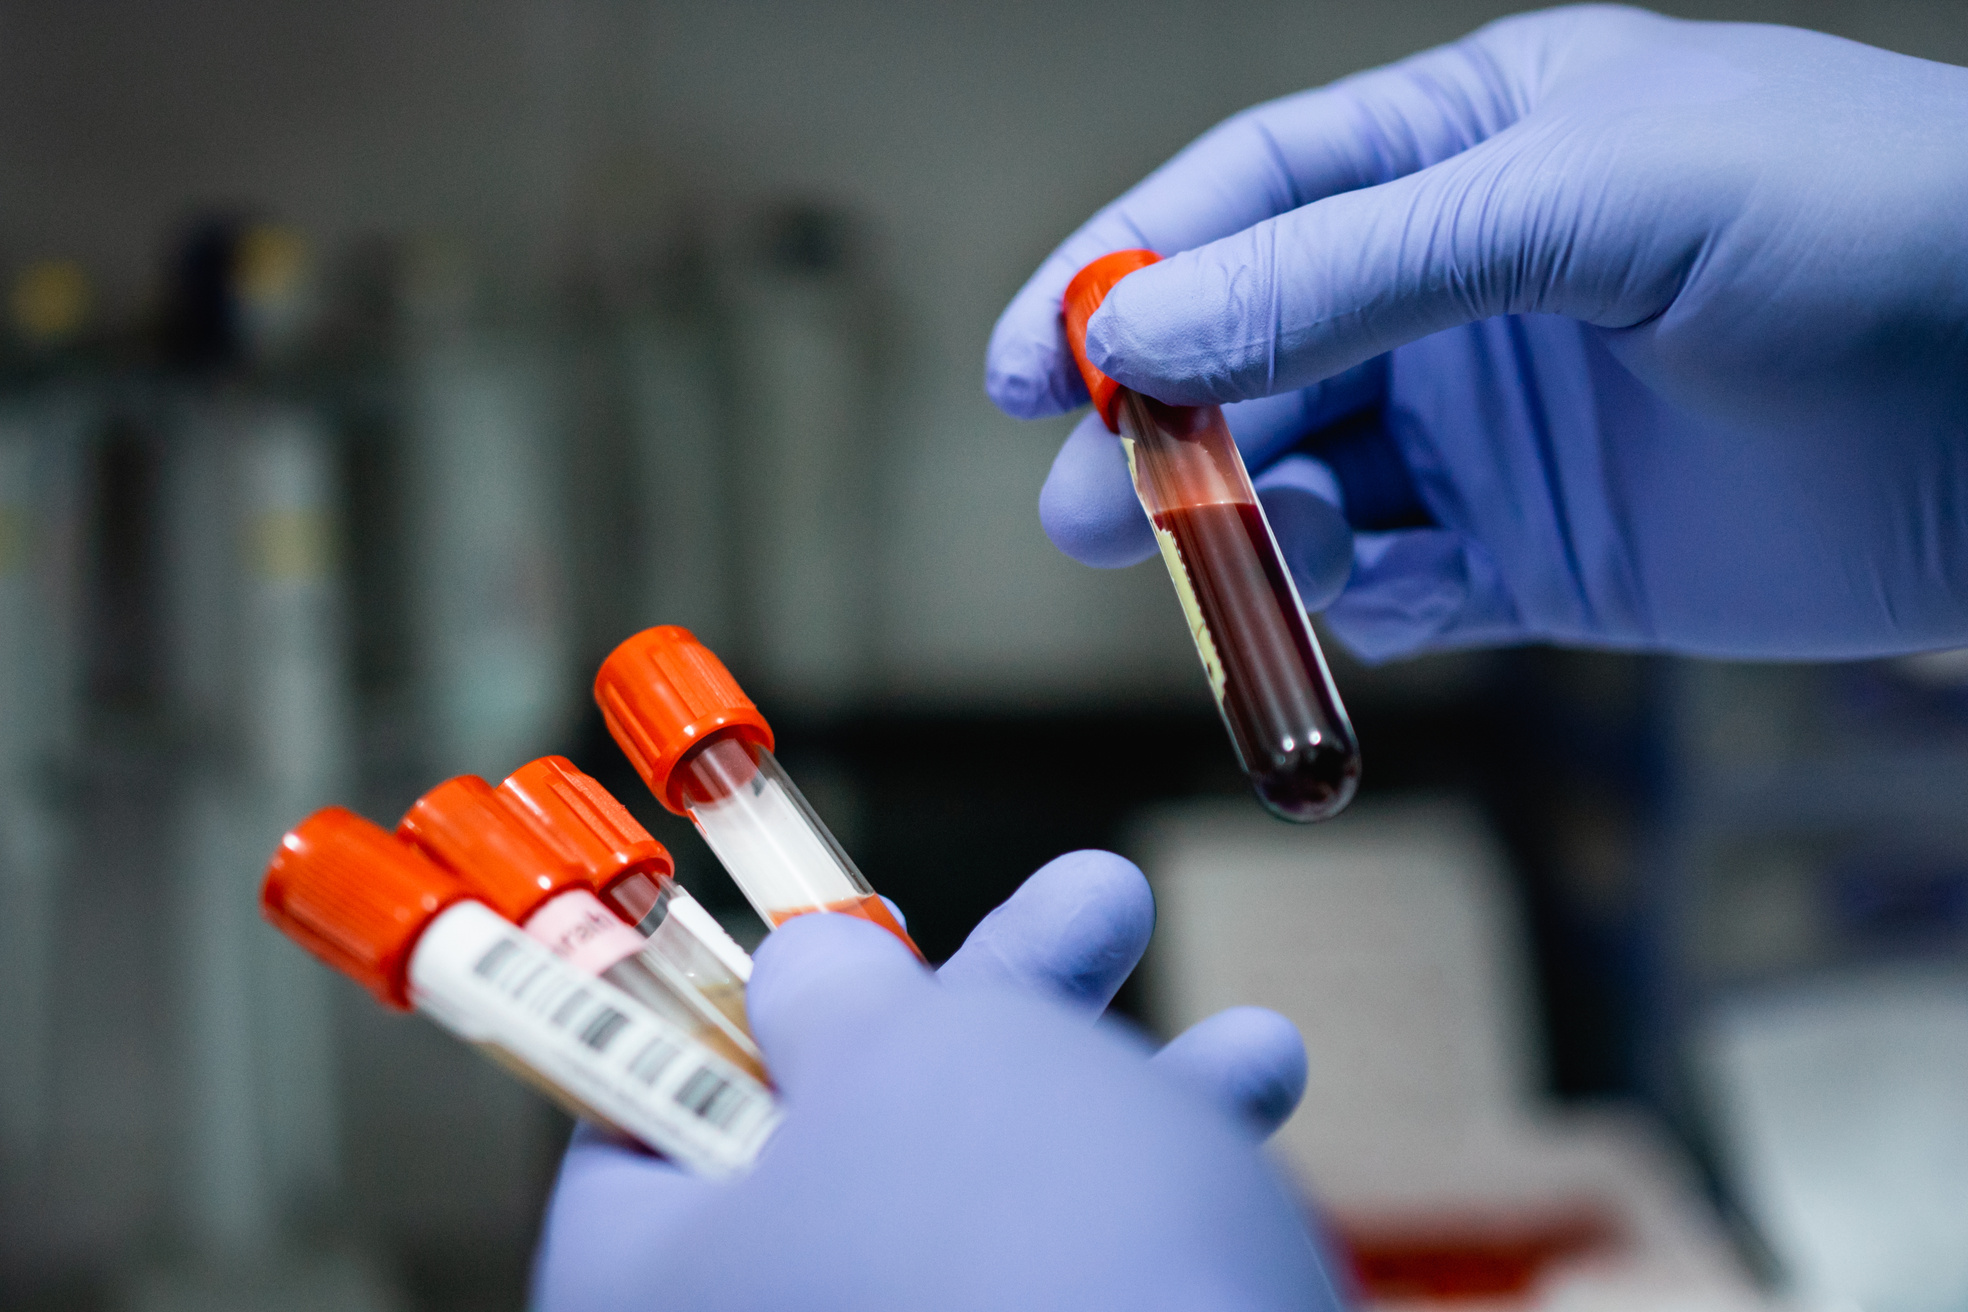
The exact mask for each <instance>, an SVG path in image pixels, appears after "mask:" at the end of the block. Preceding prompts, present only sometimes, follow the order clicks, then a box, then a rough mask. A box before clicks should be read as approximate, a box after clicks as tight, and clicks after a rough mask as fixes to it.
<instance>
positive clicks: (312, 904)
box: [260, 807, 779, 1177]
mask: <svg viewBox="0 0 1968 1312" xmlns="http://www.w3.org/2000/svg"><path fill="white" fill-rule="evenodd" d="M260 908H261V911H262V913H263V914H264V915H265V916H266V918H267V919H268V920H270V921H272V922H273V924H274V925H275V927H277V928H278V929H280V930H281V931H282V932H283V933H285V934H286V935H287V936H288V937H289V938H292V939H293V940H294V941H295V942H297V943H299V944H300V945H301V946H302V947H304V948H306V949H307V950H308V951H309V952H311V953H313V954H314V955H315V956H316V957H318V958H320V959H321V960H322V961H324V962H326V963H327V964H328V965H330V966H332V967H334V968H335V969H336V970H339V971H341V972H342V973H343V974H345V975H348V976H349V977H350V978H352V979H354V980H355V981H356V982H357V983H358V984H361V985H363V986H364V987H365V988H367V989H369V991H370V992H372V993H374V994H375V995H376V997H377V998H378V999H379V1000H380V1001H381V1002H382V1003H383V1004H384V1005H385V1006H387V1007H391V1008H393V1009H395V1010H398V1011H408V1010H411V1009H413V1008H414V1009H415V1010H417V1011H420V1012H422V1013H424V1014H425V1015H426V1016H428V1017H430V1018H431V1019H432V1020H434V1021H436V1022H437V1023H438V1024H439V1025H440V1026H442V1027H443V1028H445V1029H447V1030H449V1031H451V1032H452V1033H453V1034H456V1035H457V1036H458V1037H460V1038H462V1039H464V1040H465V1041H467V1042H469V1043H472V1044H474V1045H477V1046H478V1047H480V1048H481V1049H482V1050H483V1051H484V1052H485V1053H486V1055H487V1056H489V1057H491V1058H492V1059H493V1060H495V1061H497V1062H499V1063H500V1064H501V1065H503V1066H505V1067H507V1068H508V1069H509V1070H511V1071H513V1072H514V1073H515V1074H517V1075H519V1076H520V1077H521V1078H523V1079H525V1080H526V1081H527V1082H528V1083H530V1084H532V1085H533V1086H534V1087H535V1088H537V1089H539V1090H540V1091H541V1092H542V1093H545V1094H547V1095H548V1096H549V1097H551V1098H553V1099H554V1100H555V1101H557V1102H559V1103H560V1104H561V1105H562V1106H563V1107H565V1108H567V1110H569V1111H570V1112H572V1113H574V1114H575V1115H577V1116H584V1117H587V1118H589V1119H591V1120H595V1121H598V1122H600V1123H602V1124H604V1125H607V1126H610V1127H612V1128H614V1129H616V1130H619V1131H621V1132H622V1133H624V1134H627V1135H631V1136H633V1137H634V1138H637V1139H640V1140H641V1141H642V1142H643V1143H645V1144H647V1145H648V1146H649V1147H651V1148H653V1149H655V1150H656V1151H658V1152H660V1153H663V1154H665V1155H666V1156H668V1157H670V1158H671V1159H673V1160H675V1161H676V1162H678V1163H679V1164H680V1165H683V1166H685V1167H687V1168H689V1169H691V1170H694V1171H696V1172H698V1173H699V1174H703V1175H710V1176H719V1177H722V1176H730V1175H735V1174H737V1173H739V1172H741V1171H743V1170H744V1169H745V1168H746V1167H748V1166H749V1165H750V1164H751V1162H752V1161H753V1159H755V1158H756V1157H757V1155H758V1151H759V1149H760V1148H761V1147H762V1146H763V1145H764V1143H765V1140H766V1138H767V1137H768V1136H769V1135H770V1134H771V1133H772V1130H773V1128H774V1127H775V1126H776V1125H777V1124H778V1121H779V1110H778V1105H777V1101H776V1100H775V1099H774V1097H773V1096H772V1092H771V1090H769V1089H767V1088H766V1087H765V1086H763V1085H761V1084H760V1083H759V1082H758V1081H756V1080H754V1079H753V1078H752V1077H751V1076H750V1075H748V1074H746V1073H745V1072H744V1071H742V1070H740V1069H738V1068H737V1067H736V1066H734V1065H732V1064H731V1063H730V1062H728V1061H726V1060H725V1059H724V1058H723V1057H721V1056H719V1055H718V1054H717V1053H715V1052H713V1051H711V1050H710V1049H709V1048H707V1047H705V1046H704V1045H703V1044H701V1043H699V1042H697V1041H696V1039H694V1038H693V1037H691V1034H690V1032H689V1031H688V1030H687V1029H685V1028H683V1027H681V1026H679V1025H676V1024H674V1023H672V1022H671V1021H669V1020H666V1019H665V1018H664V1017H662V1016H660V1015H658V1014H657V1013H655V1012H653V1011H651V1010H650V1009H649V1008H648V1007H645V1006H644V1005H643V1004H642V1003H640V1002H638V1001H637V1000H636V999H635V998H633V997H631V996H629V994H627V993H625V992H623V991H622V990H621V989H619V988H616V987H615V986H614V985H613V984H611V983H610V982H608V981H607V980H603V979H597V978H595V977H593V976H590V975H585V974H583V973H581V972H580V971H579V970H577V969H575V968H574V966H573V965H572V964H571V963H569V962H566V961H563V960H562V959H561V958H559V957H557V956H555V955H554V954H553V953H552V952H551V951H549V950H548V949H547V948H546V946H545V945H543V944H541V943H539V942H538V941H536V940H535V939H533V938H532V937H530V936H529V935H527V934H524V933H522V932H521V931H520V930H519V929H518V927H516V926H514V925H513V924H512V923H510V922H509V921H507V920H505V919H504V918H503V917H501V916H499V915H498V914H497V913H496V912H494V911H493V910H492V909H491V908H490V907H488V906H486V905H485V904H484V903H483V902H481V901H479V900H477V899H476V898H474V897H472V896H471V894H470V892H469V891H468V890H467V889H466V887H465V886H464V884H462V883H461V882H459V881H458V880H457V879H455V878H453V877H452V876H451V875H449V874H447V873H446V872H445V871H443V870H442V869H440V868H438V866H437V865H436V864H435V863H434V862H432V861H431V860H430V859H429V858H427V857H425V856H424V855H423V854H422V853H420V852H418V851H417V849H415V848H414V847H412V846H410V845H409V844H408V843H405V842H402V841H400V840H398V839H396V838H394V837H392V836H391V835H390V834H388V833H386V832H385V831H384V830H382V829H380V828H378V827H377V826H376V825H373V824H371V823H370V822H369V821H367V820H364V819H363V818H362V817H361V816H358V815H355V814H354V813H353V812H350V811H346V810H343V809H342V808H341V807H330V808H328V809H327V810H324V811H317V812H315V813H314V814H313V815H312V816H309V817H308V818H307V819H306V820H304V821H302V822H301V824H299V825H298V826H296V827H295V828H294V829H293V830H291V831H289V833H288V834H287V836H286V837H285V838H283V839H282V840H281V843H280V847H279V849H278V850H277V851H276V852H275V853H274V855H273V859H272V861H271V862H269V863H268V865H267V871H266V881H265V883H264V884H263V885H262V886H261V889H260Z"/></svg>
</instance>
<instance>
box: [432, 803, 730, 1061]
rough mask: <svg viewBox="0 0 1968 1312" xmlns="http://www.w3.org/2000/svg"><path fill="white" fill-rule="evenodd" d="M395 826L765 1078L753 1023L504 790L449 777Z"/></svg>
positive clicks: (564, 953) (571, 952) (488, 899)
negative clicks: (709, 988)
mask: <svg viewBox="0 0 1968 1312" xmlns="http://www.w3.org/2000/svg"><path fill="white" fill-rule="evenodd" d="M397 835H398V837H400V838H402V839H403V840H404V841H406V842H408V843H411V844H413V845H414V846H415V847H416V848H418V849H419V850H420V851H421V852H422V853H423V854H424V855H425V856H427V857H429V858H430V859H431V860H433V861H435V862H436V863H437V864H438V865H439V866H442V867H443V868H444V869H445V870H447V871H449V872H450V873H451V874H452V875H453V876H455V877H456V878H457V879H459V880H460V881H462V882H463V883H464V884H465V886H466V887H467V888H469V889H470V890H471V892H472V894H473V895H474V896H476V897H478V898H480V899H481V900H483V901H484V902H485V903H486V904H487V905H488V906H490V907H491V908H492V909H493V910H494V911H497V912H498V913H499V914H500V915H502V916H504V917H505V918H506V919H507V920H510V921H512V922H513V923H514V924H516V925H518V926H519V927H520V928H522V929H524V930H525V931H526V932H527V933H528V934H530V935H532V936H533V937H534V938H536V939H538V940H539V941H540V942H542V943H544V944H546V945H547V946H548V947H549V948H551V949H552V950H553V952H554V955H556V956H558V957H562V958H564V959H566V960H567V961H569V962H571V963H572V964H574V965H575V966H576V967H578V968H579V969H581V970H582V971H584V972H586V973H587V974H590V975H596V976H599V977H600V978H602V979H605V980H607V981H608V982H609V983H611V984H613V985H615V986H616V987H617V988H619V989H621V990H622V991H623V992H625V993H627V994H628V995H629V996H631V997H633V998H635V999H636V1000H637V1001H639V1002H641V1003H642V1004H643V1005H644V1006H646V1007H648V1008H650V1010H652V1011H654V1012H656V1013H657V1014H658V1015H660V1016H662V1017H664V1018H665V1019H666V1020H669V1021H670V1022H672V1023H673V1024H676V1025H678V1026H681V1027H683V1028H684V1029H685V1030H686V1031H688V1032H689V1033H690V1034H691V1035H692V1036H693V1037H694V1038H695V1039H696V1040H697V1041H698V1042H699V1043H702V1044H704V1045H705V1046H706V1047H708V1048H710V1049H711V1050H712V1051H714V1052H716V1053H718V1054H719V1055H720V1056H722V1057H724V1058H725V1059H726V1060H727V1061H729V1062H731V1063H733V1064H734V1065H736V1066H738V1067H739V1068H740V1069H742V1070H744V1071H745V1072H746V1073H747V1074H749V1075H751V1076H752V1077H753V1078H755V1079H759V1080H764V1079H765V1078H766V1074H765V1063H764V1060H763V1058H762V1057H761V1056H760V1054H759V1050H758V1045H757V1044H755V1043H753V1042H752V1036H751V1035H750V1033H748V1032H747V1031H746V1029H745V1028H744V1027H743V1026H742V1025H741V1024H736V1023H734V1022H733V1021H732V1019H731V1017H730V1016H729V1015H728V1014H727V1013H726V1012H725V1011H724V1010H723V1009H722V1008H719V1007H718V1006H716V1005H715V1004H714V1003H713V1002H711V1000H710V999H709V998H707V997H705V996H704V995H703V994H702V993H701V992H699V991H698V989H697V988H696V986H695V985H694V984H692V983H691V981H690V980H689V979H688V978H687V977H685V976H684V974H683V973H682V972H681V971H679V970H677V969H676V968H675V967H674V966H673V965H672V963H671V962H670V961H668V960H667V959H665V958H663V957H661V956H658V955H657V954H655V953H652V952H650V951H648V944H647V942H646V940H644V938H643V937H642V935H640V934H638V933H637V932H636V931H635V930H634V929H632V928H631V927H630V926H628V925H627V924H625V923H623V921H622V919H621V917H619V916H617V915H616V914H615V913H614V912H612V911H610V910H608V908H607V907H605V906H603V905H602V903H601V901H600V900H599V899H598V898H596V897H595V895H594V894H593V893H591V892H589V891H588V887H587V883H586V880H585V878H584V874H583V872H582V870H581V869H580V867H579V866H578V864H576V863H575V862H573V861H570V860H568V859H566V858H565V857H564V856H563V855H562V853H561V852H560V851H558V850H556V847H555V846H554V845H552V844H550V843H547V842H544V841H542V840H541V838H540V836H539V834H538V832H537V830H536V829H535V827H534V825H533V824H532V823H531V822H530V819H529V817H527V816H526V815H524V814H522V813H521V812H520V810H519V809H518V808H517V807H516V806H515V805H514V804H513V801H512V798H511V795H510V794H505V793H501V792H499V791H498V790H496V789H494V788H493V787H492V786H491V785H490V784H488V783H486V782H485V780H483V779H480V778H479V777H478V776H477V775H460V776H459V777H457V778H455V779H450V780H446V781H445V782H444V783H441V784H439V785H438V786H437V787H435V788H433V789H431V790H430V791H429V792H428V793H425V794H424V795H423V796H422V797H420V798H419V799H417V803H416V805H414V806H412V807H411V808H410V810H409V811H408V812H406V813H405V815H404V817H403V820H402V823H400V824H399V825H398V826H397ZM652 842H653V840H652Z"/></svg>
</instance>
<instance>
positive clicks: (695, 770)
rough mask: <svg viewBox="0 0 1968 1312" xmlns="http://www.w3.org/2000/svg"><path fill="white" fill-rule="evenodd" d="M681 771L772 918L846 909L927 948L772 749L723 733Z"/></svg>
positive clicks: (702, 826) (706, 821) (701, 813)
mask: <svg viewBox="0 0 1968 1312" xmlns="http://www.w3.org/2000/svg"><path fill="white" fill-rule="evenodd" d="M676 773H677V776H678V778H679V779H680V781H681V789H680V794H681V797H682V800H683V807H684V811H685V812H686V813H687V814H688V815H689V816H690V819H691V821H692V822H693V823H694V824H695V825H696V826H697V831H698V832H699V833H701V834H703V836H704V841H705V842H706V843H709V844H710V846H711V850H712V851H713V852H715V853H717V858H718V860H719V861H721V862H723V863H724V868H725V869H726V870H728V871H730V872H731V878H732V879H733V880H734V881H735V882H736V883H737V885H738V887H739V889H740V890H741V891H742V892H743V893H744V894H745V897H746V899H747V900H748V901H750V902H751V904H752V906H753V907H754V908H755V909H756V910H757V911H758V913H759V915H760V916H762V917H764V918H765V921H766V923H767V924H769V925H772V926H774V927H777V926H779V925H783V924H785V923H786V922H787V921H788V920H791V919H792V918H793V917H794V916H799V915H805V914H807V913H809V912H814V911H833V912H839V913H841V914H844V915H850V916H859V917H860V918H861V919H863V920H872V921H873V922H875V923H876V924H877V925H880V926H881V927H882V928H884V929H886V930H888V931H889V932H890V933H892V934H894V935H895V936H896V937H897V938H899V939H901V940H902V941H903V942H905V943H907V944H908V945H909V947H910V948H911V949H912V950H914V951H915V952H916V955H917V956H921V955H922V952H921V950H920V949H917V948H916V945H915V941H914V940H913V939H911V938H910V937H909V935H908V932H907V931H906V930H904V929H903V928H902V926H901V924H900V922H898V921H897V920H896V919H895V915H894V913H893V912H891V911H890V910H889V909H888V903H886V902H884V901H883V900H882V897H881V895H880V894H879V893H877V892H875V890H874V888H873V887H872V886H870V885H869V883H868V881H867V879H866V878H864V877H863V876H862V874H861V872H860V870H858V869H856V868H855V865H854V862H853V861H852V860H851V859H850V858H849V857H848V855H847V853H846V852H845V851H843V850H842V849H841V845H840V844H839V843H838V842H836V841H835V839H834V836H833V834H831V833H829V832H828V830H827V826H826V825H825V824H824V823H823V822H822V821H821V819H820V817H819V816H818V815H816V814H814V811H813V808H812V807H811V806H809V805H808V804H807V801H806V798H804V797H802V796H801V795H800V790H799V789H798V788H797V787H795V786H794V784H793V781H792V779H791V778H789V777H788V776H787V774H786V771H785V769H784V768H783V767H782V766H781V765H780V764H779V761H778V758H776V757H774V756H773V755H772V753H771V751H770V750H768V749H767V748H765V747H764V746H761V745H760V744H758V743H754V742H747V741H745V740H744V739H742V738H738V737H736V736H734V735H721V736H719V737H716V738H712V739H711V740H710V741H709V742H707V743H705V744H704V746H703V747H701V748H699V749H698V750H697V751H695V752H693V753H692V754H691V755H689V756H688V757H685V758H684V760H683V763H682V764H680V765H679V766H678V767H677V771H676Z"/></svg>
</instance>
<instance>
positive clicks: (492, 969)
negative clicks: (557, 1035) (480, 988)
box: [472, 938, 629, 1052]
mask: <svg viewBox="0 0 1968 1312" xmlns="http://www.w3.org/2000/svg"><path fill="white" fill-rule="evenodd" d="M515 958H517V960H515ZM557 964H558V963H556V962H554V961H553V960H552V959H551V958H543V959H541V960H537V961H534V962H530V963H529V962H528V961H527V960H526V958H525V956H524V955H523V954H522V953H521V951H520V945H519V943H518V941H517V940H514V939H509V938H505V939H500V940H499V941H498V942H497V943H494V944H493V945H492V946H491V947H490V948H489V949H487V951H486V953H485V955H484V956H482V957H480V958H479V959H478V963H477V964H476V965H474V966H473V967H472V973H473V974H475V975H479V976H482V977H483V978H485V979H487V980H489V981H491V983H492V984H493V986H494V987H496V988H497V989H499V990H500V991H501V992H502V993H504V994H505V995H506V996H507V997H509V998H511V999H512V1000H513V1001H515V1002H518V1003H521V1004H522V1005H524V1006H525V1007H526V1008H527V1009H528V1010H529V1011H531V1012H532V1013H533V1014H534V1015H536V1016H539V1017H541V1018H543V1019H544V1020H545V1021H546V1022H547V1023H548V1024H549V1025H551V1026H553V1027H554V1028H555V1029H557V1030H572V1031H574V1033H575V1034H576V1035H577V1036H578V1037H579V1038H580V1040H581V1042H582V1043H584V1044H586V1045H587V1046H588V1047H590V1048H593V1049H594V1050H595V1051H596V1052H606V1051H608V1045H609V1044H611V1043H613V1042H614V1041H615V1036H616V1035H617V1034H620V1033H621V1032H622V1030H623V1029H625V1028H627V1026H628V1023H629V1018H628V1017H627V1016H625V1015H623V1014H622V1013H621V1012H619V1011H617V1010H616V1009H615V1008H613V1007H611V1006H609V1005H608V1004H607V1003H606V1002H602V1001H601V1000H599V999H597V998H596V997H595V996H594V994H593V993H592V992H590V991H589V990H588V989H586V988H583V987H581V986H580V985H578V984H576V983H575V982H574V981H573V980H571V979H570V978H568V975H567V973H566V972H565V971H564V970H556V969H555V966H556V965H557ZM529 965H530V966H531V969H525V967H527V966H529ZM536 984H537V985H540V987H538V988H535V987H534V986H535V985H536Z"/></svg>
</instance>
